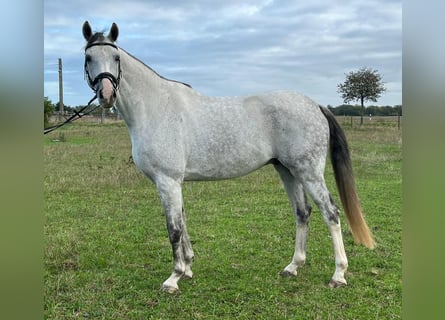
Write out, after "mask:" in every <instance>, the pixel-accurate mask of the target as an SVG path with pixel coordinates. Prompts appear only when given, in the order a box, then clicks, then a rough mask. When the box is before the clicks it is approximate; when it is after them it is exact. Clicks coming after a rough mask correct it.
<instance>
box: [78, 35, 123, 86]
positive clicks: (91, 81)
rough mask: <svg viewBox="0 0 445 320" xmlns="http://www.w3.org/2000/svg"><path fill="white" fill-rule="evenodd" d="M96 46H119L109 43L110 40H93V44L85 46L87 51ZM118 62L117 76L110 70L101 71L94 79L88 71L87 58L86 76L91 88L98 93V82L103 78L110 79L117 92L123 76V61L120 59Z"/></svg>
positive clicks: (116, 47)
mask: <svg viewBox="0 0 445 320" xmlns="http://www.w3.org/2000/svg"><path fill="white" fill-rule="evenodd" d="M94 46H111V47H113V48H115V49H118V46H116V45H115V44H114V43H108V42H93V43H91V44H88V45H87V46H86V47H85V51H86V50H87V49H89V48H91V47H94ZM117 64H118V74H117V78H116V77H115V76H114V75H113V74H112V73H110V72H101V73H99V74H98V75H97V76H96V77H95V78H94V79H91V75H90V73H89V72H88V69H87V61H86V60H85V65H84V70H85V77H86V79H87V82H88V85H89V86H90V88H91V89H92V90H93V91H94V92H95V93H96V91H97V89H96V85H97V83H98V82H99V81H100V80H102V79H108V80H110V81H111V83H112V84H113V88H114V91H115V92H116V91H117V90H118V89H119V82H120V80H121V78H122V70H121V61H120V59H119V60H118V61H117Z"/></svg>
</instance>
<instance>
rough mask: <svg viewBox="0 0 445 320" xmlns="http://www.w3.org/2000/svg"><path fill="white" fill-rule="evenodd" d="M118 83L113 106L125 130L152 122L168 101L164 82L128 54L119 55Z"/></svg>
mask: <svg viewBox="0 0 445 320" xmlns="http://www.w3.org/2000/svg"><path fill="white" fill-rule="evenodd" d="M121 68H122V79H121V82H120V88H119V97H118V99H117V102H116V106H117V108H118V109H119V112H120V113H121V115H122V116H123V118H124V120H125V122H126V123H127V126H128V127H129V128H130V129H131V127H134V126H139V125H140V124H141V123H147V121H149V122H150V121H156V118H157V117H158V116H159V114H160V111H161V110H162V109H163V108H161V106H160V105H161V104H162V103H163V100H164V99H168V97H167V96H168V94H169V93H168V90H167V86H165V83H164V82H165V81H166V80H164V79H162V78H160V77H159V76H158V75H157V74H156V73H154V72H153V71H152V70H150V69H149V68H147V67H146V66H144V65H143V64H142V63H141V62H140V61H137V60H136V59H134V58H133V57H132V56H130V55H129V54H128V53H126V52H125V51H123V52H122V53H121Z"/></svg>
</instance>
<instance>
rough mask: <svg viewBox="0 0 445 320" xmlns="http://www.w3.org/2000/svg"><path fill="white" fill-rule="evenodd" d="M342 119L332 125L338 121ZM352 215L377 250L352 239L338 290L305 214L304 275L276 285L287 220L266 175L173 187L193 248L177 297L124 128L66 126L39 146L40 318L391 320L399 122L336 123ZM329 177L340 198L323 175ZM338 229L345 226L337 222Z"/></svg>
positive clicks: (321, 231)
mask: <svg viewBox="0 0 445 320" xmlns="http://www.w3.org/2000/svg"><path fill="white" fill-rule="evenodd" d="M340 122H342V121H340ZM344 128H345V131H346V134H347V136H348V138H349V141H350V146H351V151H352V156H353V163H354V169H355V174H356V180H357V185H358V190H359V195H360V198H361V200H362V205H363V208H364V211H365V214H366V218H367V220H368V224H369V225H370V226H371V228H372V230H373V232H374V234H375V237H376V240H377V243H378V247H377V248H376V249H375V250H373V251H371V250H368V249H366V248H364V247H361V246H356V245H354V243H353V240H352V237H351V235H350V233H349V231H348V228H347V226H346V225H345V223H343V231H344V238H345V247H346V252H347V255H348V259H349V270H348V273H347V280H348V283H349V285H348V286H347V287H345V288H340V289H330V288H328V286H327V283H328V281H329V279H330V277H331V276H332V273H333V272H334V261H333V252H332V244H331V241H330V238H329V234H328V231H327V228H326V226H325V225H324V223H323V221H322V219H321V216H320V214H319V211H318V209H315V208H314V212H313V216H312V220H311V230H310V233H309V239H308V246H307V249H308V252H307V262H306V265H305V266H304V267H303V268H302V269H299V275H298V277H297V278H292V279H291V278H281V277H280V276H279V272H280V271H281V270H282V268H284V267H285V266H286V265H287V264H288V263H289V262H290V259H291V257H292V254H293V247H294V233H295V230H294V220H293V217H292V214H291V210H290V205H289V203H288V200H287V197H286V195H285V191H284V189H283V187H282V185H281V182H280V180H279V178H278V175H277V174H276V172H275V171H274V169H273V167H271V166H266V167H264V168H263V169H261V170H259V171H256V172H254V173H252V174H250V175H248V176H246V177H243V178H239V179H234V180H226V181H219V182H196V183H195V182H194V183H186V184H184V199H185V208H186V211H187V214H188V226H189V233H190V236H191V238H192V242H193V244H194V250H195V263H194V268H193V271H194V273H195V277H194V279H192V280H188V281H181V282H180V288H181V293H179V294H176V295H169V294H166V293H163V292H162V291H160V286H161V283H162V282H163V281H164V280H165V279H166V278H167V277H168V276H169V274H170V272H171V271H172V261H171V249H170V244H169V242H168V237H167V232H166V228H165V219H164V216H163V213H162V209H161V205H160V201H159V199H158V196H157V192H156V190H155V188H154V186H153V185H152V184H151V182H149V181H148V180H147V179H146V178H145V177H144V176H143V175H142V174H141V173H139V172H138V171H137V169H136V168H135V167H134V165H133V163H132V162H131V159H130V154H131V151H130V143H129V138H128V133H127V129H126V127H125V125H124V124H123V123H109V124H103V125H97V124H93V123H76V124H74V125H70V126H68V127H67V128H64V129H60V130H57V131H55V132H54V133H51V134H49V135H47V136H45V141H44V159H45V180H44V191H45V217H46V222H45V229H44V232H45V318H46V319H232V318H235V317H236V318H237V319H398V318H400V317H401V300H402V292H401V291H402V283H401V277H402V276H401V273H402V272H401V270H402V266H401V265H402V256H401V234H402V223H401V217H402V214H401V208H402V197H401V185H402V175H401V166H402V155H401V132H400V131H399V130H397V123H391V124H388V123H386V122H384V121H379V122H377V121H376V122H372V123H371V122H370V123H366V124H365V125H364V126H363V127H361V128H360V127H353V128H350V127H349V126H348V125H347V124H345V125H344ZM326 179H327V181H328V184H329V188H330V190H331V191H332V193H333V195H334V197H335V199H337V200H336V201H337V203H340V201H339V200H338V197H337V194H336V190H335V187H334V181H333V178H332V171H331V168H330V165H328V169H327V171H326ZM343 221H344V222H345V219H343Z"/></svg>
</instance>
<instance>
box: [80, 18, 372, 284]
mask: <svg viewBox="0 0 445 320" xmlns="http://www.w3.org/2000/svg"><path fill="white" fill-rule="evenodd" d="M82 31H83V35H84V37H85V39H86V41H87V44H86V47H85V74H86V78H87V81H88V84H89V85H90V87H91V88H92V89H93V90H94V92H95V93H96V95H97V97H98V99H99V103H100V105H101V106H103V107H105V108H109V107H111V106H113V105H116V107H117V108H118V109H119V112H120V113H121V115H122V117H123V118H124V120H125V123H126V125H127V127H128V130H129V132H130V139H131V144H132V155H133V159H134V162H135V164H136V166H137V167H138V168H139V169H140V170H141V171H142V172H143V173H144V174H145V175H146V176H147V177H149V178H150V179H151V180H152V181H153V182H154V183H155V185H156V187H157V190H158V192H159V196H160V198H161V202H162V205H163V208H164V211H165V216H166V220H167V229H168V234H169V239H170V242H171V245H172V249H173V258H174V270H173V273H172V274H171V276H170V277H169V278H168V279H167V280H166V281H165V282H164V283H163V286H162V288H163V289H164V290H166V291H168V292H175V291H177V290H179V287H178V281H179V280H180V279H181V278H182V277H185V278H191V277H192V276H193V273H192V269H191V266H192V261H193V256H194V254H193V250H192V245H191V242H190V239H189V235H188V233H187V227H186V222H185V213H184V207H183V199H182V190H181V185H182V183H183V181H190V180H218V179H229V178H234V177H239V176H242V175H245V174H248V173H250V172H252V171H254V170H256V169H258V168H261V167H262V166H264V165H266V164H272V165H273V166H274V167H275V169H276V170H277V171H278V174H279V175H280V177H281V180H282V181H283V184H284V187H285V189H286V192H287V195H288V197H289V199H290V202H291V204H292V209H293V213H294V215H295V218H296V241H295V253H294V256H293V258H292V261H291V263H290V264H289V265H288V266H286V267H285V268H284V270H283V271H282V273H281V274H282V275H284V276H295V275H296V274H297V268H298V267H300V266H302V265H303V264H304V262H305V259H306V238H307V233H308V221H309V217H310V214H311V207H310V205H309V203H308V200H307V198H306V193H307V194H309V195H310V196H311V198H312V199H313V200H314V202H315V204H316V205H317V206H318V208H319V209H320V211H321V213H322V215H323V218H324V221H325V222H326V224H327V226H328V228H329V231H330V233H331V236H332V242H333V247H334V255H335V272H334V275H333V276H332V279H331V281H330V282H329V285H330V286H331V287H337V286H342V285H346V279H345V271H346V269H347V266H348V261H347V258H346V253H345V249H344V245H343V239H342V233H341V228H340V219H339V208H338V207H337V205H336V204H335V203H334V202H333V200H332V198H331V196H330V193H329V191H328V190H327V187H326V183H325V180H324V176H323V174H324V169H325V163H326V155H327V153H328V149H330V156H331V162H332V165H333V168H334V174H335V179H336V183H337V187H338V190H339V194H340V198H341V202H342V204H343V208H344V211H345V215H346V218H347V220H348V223H349V226H350V228H351V231H352V235H353V237H354V239H355V241H356V242H357V243H361V244H363V245H365V246H367V247H369V248H373V247H374V240H373V238H372V235H371V233H370V231H369V229H368V226H367V224H366V222H365V220H364V218H363V214H362V210H361V206H360V202H359V199H358V196H357V192H356V189H355V182H354V177H353V175H352V168H351V159H350V155H349V151H348V146H347V143H346V138H345V136H344V133H343V131H342V130H341V128H340V126H339V124H338V123H337V121H336V120H335V118H334V116H333V115H332V113H331V112H330V111H329V110H328V109H326V108H324V107H321V106H319V105H318V104H317V103H315V102H314V101H312V100H310V99H309V98H307V97H305V96H303V95H300V94H296V93H292V92H283V91H279V92H271V93H266V94H261V95H255V96H249V97H236V98H211V97H206V96H203V95H201V94H199V93H198V92H196V91H195V90H193V89H192V88H191V87H190V86H189V85H187V84H184V83H181V82H178V81H173V80H168V79H166V78H164V77H162V76H160V75H158V74H157V73H156V72H155V71H154V70H153V69H151V68H150V67H148V66H147V65H145V64H144V63H143V62H141V61H140V60H138V59H136V58H135V57H133V56H132V55H130V54H129V53H128V52H126V51H125V50H123V49H121V48H119V47H118V46H117V45H116V44H115V41H116V39H117V37H118V34H119V29H118V27H117V25H116V24H115V23H113V25H112V26H111V29H110V32H109V33H108V34H107V35H104V34H103V33H94V34H93V32H92V30H91V27H90V25H89V23H88V22H85V23H84V25H83V30H82Z"/></svg>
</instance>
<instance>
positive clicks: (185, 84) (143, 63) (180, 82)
mask: <svg viewBox="0 0 445 320" xmlns="http://www.w3.org/2000/svg"><path fill="white" fill-rule="evenodd" d="M119 49H121V50H122V51H124V52H125V53H126V54H128V55H129V56H130V57H132V58H133V59H135V60H136V61H139V62H140V63H142V65H143V66H145V67H146V68H148V69H149V70H150V71H152V72H153V73H154V74H155V75H157V76H158V77H159V78H161V79H164V80H167V81H170V82H176V83H179V84H183V85H184V86H186V87H189V88H192V86H191V85H189V84H188V83H185V82H182V81H178V80H172V79H168V78H166V77H163V76H161V75H160V74H159V73H157V72H156V71H155V70H153V68H151V67H150V66H148V65H147V64H145V62H143V61H141V60H140V59H138V58H136V57H135V56H133V55H132V54H131V53H129V52H128V51H126V50H124V49H122V48H120V47H119Z"/></svg>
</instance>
